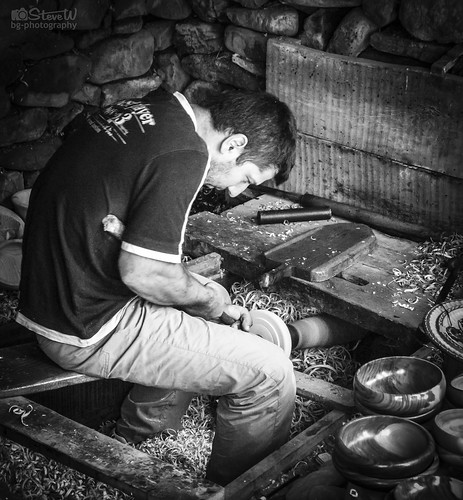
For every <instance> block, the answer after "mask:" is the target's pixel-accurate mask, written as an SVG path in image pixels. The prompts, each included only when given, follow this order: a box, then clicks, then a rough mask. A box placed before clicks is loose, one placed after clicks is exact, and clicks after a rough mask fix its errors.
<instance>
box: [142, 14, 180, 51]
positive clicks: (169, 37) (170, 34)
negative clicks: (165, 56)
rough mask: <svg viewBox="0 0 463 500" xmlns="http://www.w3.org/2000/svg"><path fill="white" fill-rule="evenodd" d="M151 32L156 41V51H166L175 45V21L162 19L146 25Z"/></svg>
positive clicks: (146, 28) (145, 27)
mask: <svg viewBox="0 0 463 500" xmlns="http://www.w3.org/2000/svg"><path fill="white" fill-rule="evenodd" d="M144 29H145V30H146V31H149V32H150V33H151V35H152V36H153V40H154V47H153V48H154V51H155V52H158V51H161V50H166V49H168V48H169V47H171V46H172V45H173V43H174V33H175V21H169V20H165V19H162V20H161V19H160V20H158V21H152V22H149V23H146V24H145V26H144Z"/></svg>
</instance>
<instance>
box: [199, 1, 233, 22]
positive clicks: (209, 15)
mask: <svg viewBox="0 0 463 500" xmlns="http://www.w3.org/2000/svg"><path fill="white" fill-rule="evenodd" d="M232 4H233V2H232V0H191V7H192V8H193V11H194V13H195V14H196V15H197V16H198V17H199V19H201V21H205V22H206V23H215V22H216V21H218V22H222V23H226V22H228V17H227V14H226V10H227V9H228V7H231V6H232Z"/></svg>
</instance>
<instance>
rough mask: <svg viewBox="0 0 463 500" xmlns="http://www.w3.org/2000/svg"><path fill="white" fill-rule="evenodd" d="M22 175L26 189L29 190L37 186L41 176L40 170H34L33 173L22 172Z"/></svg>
mask: <svg viewBox="0 0 463 500" xmlns="http://www.w3.org/2000/svg"><path fill="white" fill-rule="evenodd" d="M22 174H23V178H24V189H29V188H31V187H32V186H33V185H34V184H35V181H36V180H37V178H38V176H39V175H40V170H33V171H31V172H29V171H27V172H22Z"/></svg>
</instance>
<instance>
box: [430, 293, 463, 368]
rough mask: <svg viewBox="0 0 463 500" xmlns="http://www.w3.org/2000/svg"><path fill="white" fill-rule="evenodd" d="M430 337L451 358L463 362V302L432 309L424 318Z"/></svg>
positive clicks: (438, 305)
mask: <svg viewBox="0 0 463 500" xmlns="http://www.w3.org/2000/svg"><path fill="white" fill-rule="evenodd" d="M424 324H425V330H426V333H427V335H428V337H429V338H430V339H431V340H432V341H433V342H434V343H435V344H436V345H437V346H438V347H439V348H441V349H442V350H443V351H445V352H446V353H447V354H450V356H452V357H454V358H457V359H459V360H460V361H463V300H448V301H445V302H442V303H441V304H437V305H435V306H434V307H432V308H431V309H430V310H429V311H428V313H427V314H426V316H425V318H424Z"/></svg>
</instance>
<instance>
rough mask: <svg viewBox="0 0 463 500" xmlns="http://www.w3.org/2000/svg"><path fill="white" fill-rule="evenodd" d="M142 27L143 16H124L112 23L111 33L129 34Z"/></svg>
mask: <svg viewBox="0 0 463 500" xmlns="http://www.w3.org/2000/svg"><path fill="white" fill-rule="evenodd" d="M142 28H143V18H142V17H141V16H136V17H126V18H124V19H119V20H118V21H116V22H115V23H114V25H113V33H114V34H115V35H130V34H132V33H137V32H138V31H140V30H141V29H142Z"/></svg>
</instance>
